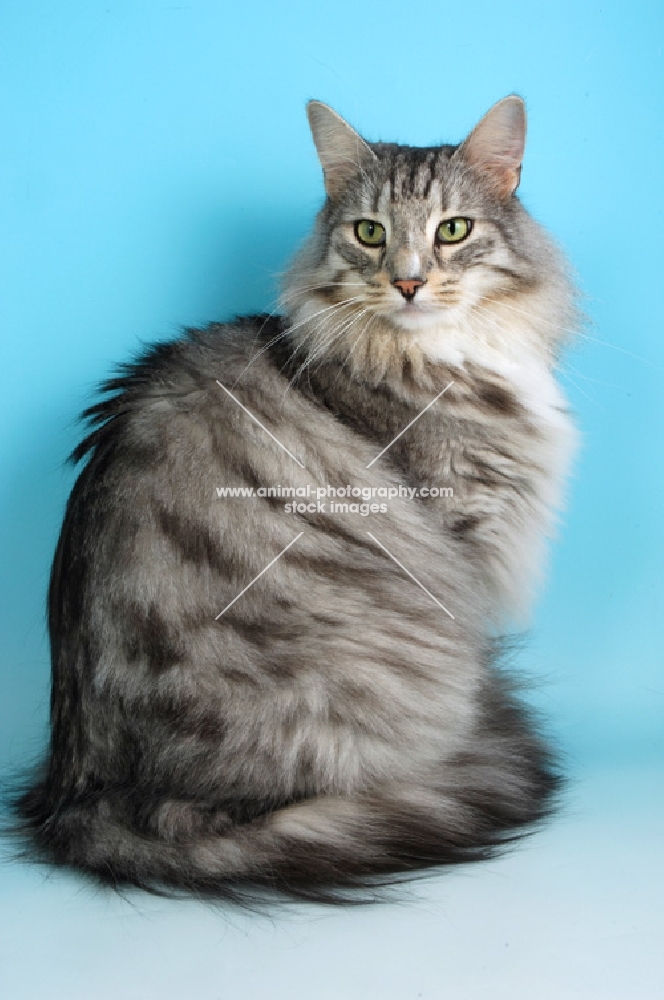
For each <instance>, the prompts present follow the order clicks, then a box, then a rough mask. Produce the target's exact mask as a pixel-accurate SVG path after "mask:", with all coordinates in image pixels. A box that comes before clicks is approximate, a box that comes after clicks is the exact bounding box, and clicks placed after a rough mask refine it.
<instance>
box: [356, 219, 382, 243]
mask: <svg viewBox="0 0 664 1000" xmlns="http://www.w3.org/2000/svg"><path fill="white" fill-rule="evenodd" d="M355 236H356V237H357V239H358V241H359V242H360V243H362V244H363V245H364V246H365V247H382V245H383V243H384V242H385V226H381V224H380V222H372V221H371V219H360V221H359V222H356V223H355Z"/></svg>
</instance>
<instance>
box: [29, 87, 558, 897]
mask: <svg viewBox="0 0 664 1000" xmlns="http://www.w3.org/2000/svg"><path fill="white" fill-rule="evenodd" d="M307 110H308V117H309V123H310V126H311V130H312V134H313V138H314V143H315V146H316V148H317V152H318V156H319V159H320V162H321V165H322V169H323V177H324V183H325V189H326V199H325V203H324V205H323V208H322V210H321V212H320V214H319V215H318V218H317V220H316V224H315V228H314V231H313V234H312V235H311V237H310V239H309V240H308V241H307V243H306V244H305V246H304V248H303V249H302V251H301V252H300V253H299V255H298V256H297V257H296V258H295V260H294V262H293V264H292V266H291V268H290V270H289V271H288V272H287V274H286V277H285V280H284V283H283V294H282V298H281V314H280V315H261V316H249V317H244V318H241V319H238V320H236V321H234V322H231V323H225V324H212V325H210V326H209V327H207V328H206V329H203V330H188V331H186V333H185V334H184V335H183V336H182V337H181V338H180V339H177V340H175V341H172V342H168V343H160V344H157V345H156V346H153V347H151V348H149V349H148V350H146V351H145V352H144V353H143V355H142V356H141V357H139V358H138V359H137V360H135V361H134V362H132V363H129V364H126V365H124V366H122V367H121V369H120V370H119V372H118V375H117V377H115V378H112V379H110V380H108V381H107V382H106V383H104V385H103V386H102V389H103V397H102V399H101V401H100V402H98V403H96V404H95V405H93V406H92V407H90V408H89V409H88V410H87V411H86V412H85V414H84V416H85V417H86V418H87V420H88V422H89V431H88V435H87V436H86V437H85V440H83V441H82V443H81V444H80V445H79V446H78V447H77V448H76V450H75V451H74V453H73V459H74V460H75V461H76V462H82V461H83V460H85V464H84V466H83V468H82V471H81V472H80V475H79V478H78V480H77V482H76V484H75V486H74V489H73V491H72V494H71V496H70V498H69V501H68V504H67V508H66V513H65V517H64V523H63V526H62V531H61V534H60V538H59V542H58V545H57V550H56V553H55V557H54V562H53V568H52V574H51V582H50V590H49V604H48V608H49V630H50V639H51V650H52V694H51V735H50V746H49V749H48V754H47V756H46V760H45V762H44V764H43V766H42V768H41V770H40V772H39V774H38V775H37V776H36V777H34V778H33V779H32V782H31V784H30V785H29V787H26V788H25V789H24V790H23V791H22V793H21V794H20V795H17V797H16V800H15V803H14V805H15V810H16V813H17V816H18V820H17V822H18V824H19V827H20V831H21V833H22V835H23V837H24V838H25V841H26V843H27V844H29V845H30V846H29V848H28V850H29V851H32V856H35V857H37V858H39V859H42V860H45V861H47V862H52V863H56V864H61V865H64V866H67V867H69V868H71V869H74V870H78V871H81V872H85V873H88V874H89V875H91V876H94V877H96V878H97V879H98V880H100V881H101V882H103V883H107V884H111V885H114V886H120V885H134V886H139V887H142V888H144V889H147V890H150V891H153V892H162V893H174V894H183V893H184V894H186V893H194V894H196V895H199V896H200V895H203V896H208V897H211V898H214V899H219V900H230V901H239V902H247V901H249V900H256V899H260V900H265V899H280V898H291V899H292V898H299V899H307V900H315V901H320V902H338V901H346V900H357V899H362V900H364V899H374V898H380V897H381V893H382V892H383V891H384V889H385V887H388V886H391V885H393V884H395V883H399V882H401V881H402V880H403V879H406V878H410V877H412V876H414V875H415V874H417V873H425V872H427V871H429V870H434V869H436V868H437V867H438V866H447V865H451V864H455V863H463V862H468V861H473V860H478V859H482V858H486V857H489V856H491V855H492V854H493V852H494V851H496V850H497V849H499V848H500V847H501V845H504V844H505V843H507V842H508V841H511V840H512V839H514V838H516V837H517V836H519V835H520V834H521V833H523V832H527V831H529V830H530V829H532V828H533V826H534V825H536V824H537V823H538V821H540V820H541V819H542V818H544V817H545V816H547V815H548V813H549V812H550V810H551V808H552V805H553V804H554V803H555V801H556V792H557V789H558V787H559V782H560V774H559V768H558V765H557V762H556V758H555V754H553V753H552V751H551V749H550V747H549V745H548V744H547V742H546V740H544V739H543V738H542V736H541V735H539V733H538V726H537V725H536V723H535V722H534V721H533V719H532V717H531V713H530V711H529V710H528V709H527V708H526V707H525V705H524V704H523V703H522V701H521V699H520V698H519V696H518V693H517V692H516V691H515V690H514V687H515V685H514V683H513V682H512V681H510V679H509V677H508V675H507V674H506V672H505V671H504V670H503V669H502V667H501V666H500V664H499V662H498V655H497V649H498V645H499V640H498V638H497V637H498V636H499V634H500V632H501V630H502V629H505V628H506V627H507V626H508V625H510V623H514V622H515V621H519V620H521V619H522V618H523V616H524V615H525V614H526V613H527V609H528V605H529V602H530V601H531V599H532V595H533V592H534V588H535V586H536V583H537V580H538V576H539V572H540V566H541V562H542V556H543V551H542V546H543V542H544V540H545V539H546V537H547V536H548V535H549V534H550V532H551V529H552V527H553V524H554V521H555V517H556V512H557V510H558V509H559V508H560V505H561V501H562V491H563V487H564V482H565V478H566V474H567V469H568V466H569V462H570V458H571V456H572V454H573V450H574V442H575V431H574V426H573V422H572V419H571V417H570V414H569V411H568V407H567V404H566V403H565V400H564V398H563V396H562V394H561V391H560V389H559V388H558V384H557V382H556V378H555V371H556V364H557V359H558V357H559V354H560V352H561V350H562V349H563V347H564V346H565V344H566V343H567V341H568V339H569V337H570V336H571V335H572V334H573V331H574V330H575V329H576V324H577V315H576V305H575V302H576V299H575V292H574V288H573V284H572V282H571V281H570V279H569V277H568V273H567V267H566V265H565V263H564V260H563V258H562V256H561V255H560V253H559V252H558V250H557V249H556V247H555V246H554V244H553V242H552V240H551V239H550V238H549V237H548V236H547V235H546V234H545V233H544V232H543V230H542V229H541V228H540V227H539V225H538V224H537V223H535V222H534V221H533V219H532V218H531V217H530V216H529V215H528V214H527V212H526V211H525V209H524V208H523V207H522V205H521V203H520V201H519V199H518V197H517V195H516V190H517V187H518V184H519V179H520V172H521V163H522V159H523V152H524V143H525V132H526V117H525V107H524V103H523V101H522V100H521V98H519V97H516V96H510V97H507V98H505V99H504V100H502V101H500V102H498V104H496V105H494V106H493V108H491V110H490V111H489V112H488V113H487V114H486V115H485V116H484V118H483V119H482V120H481V121H480V123H479V124H478V125H477V126H476V127H475V128H474V129H473V131H472V132H471V133H470V135H469V136H468V137H467V138H466V139H465V141H464V142H462V143H461V144H460V145H458V146H453V145H441V146H436V147H431V148H412V147H409V146H403V145H396V144H389V143H368V142H366V141H365V140H364V139H363V138H361V136H360V135H359V134H358V133H357V132H356V131H355V130H354V129H353V128H352V127H351V126H350V125H349V124H348V123H347V122H345V121H344V120H343V119H342V118H341V117H339V116H338V115H337V114H336V113H335V112H334V111H333V110H332V109H331V108H329V107H327V106H326V105H324V104H322V103H320V102H317V101H312V102H310V103H309V105H308V109H307ZM230 487H232V488H233V489H235V488H236V487H237V488H242V489H244V490H245V493H246V494H250V493H251V491H253V496H249V495H247V496H245V497H244V498H242V497H239V496H236V497H233V496H232V495H231V496H226V497H224V492H225V491H226V493H227V492H228V490H227V488H230ZM307 489H308V490H309V494H310V496H309V497H307V496H306V494H307ZM337 489H338V491H339V492H338V494H336V499H337V503H335V501H334V499H331V498H333V497H334V496H335V494H334V493H333V492H332V490H337ZM438 489H440V491H441V495H440V496H436V490H438ZM428 490H429V491H431V492H432V494H433V496H427V495H426V493H427V491H428ZM321 491H323V492H321ZM367 491H368V492H367ZM236 492H237V491H236ZM353 492H354V495H355V498H358V497H359V500H357V502H356V503H353ZM314 494H315V499H314V501H312V500H311V499H310V497H311V495H314ZM298 495H299V496H300V497H305V499H306V502H304V501H299V500H298ZM289 496H290V498H291V499H288V502H286V500H285V498H288V497H289ZM344 496H346V503H341V502H338V501H339V497H344ZM365 498H366V500H367V502H366V503H364V499H365ZM384 498H387V500H385V499H384ZM369 500H371V501H373V502H369ZM349 501H350V502H349ZM333 504H334V507H333V506H332V505H333ZM337 506H338V508H339V509H338V510H336V507H337ZM333 511H334V512H333Z"/></svg>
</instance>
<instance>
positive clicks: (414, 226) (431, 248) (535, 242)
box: [283, 96, 569, 358]
mask: <svg viewBox="0 0 664 1000" xmlns="http://www.w3.org/2000/svg"><path fill="white" fill-rule="evenodd" d="M307 113H308V116H309V123H310V125H311V130H312V133H313V137H314V142H315V144H316V148H317V150H318V155H319V158H320V161H321V165H322V167H323V173H324V179H325V188H326V192H327V200H326V202H325V205H324V207H323V210H322V212H321V213H320V215H319V218H318V222H317V226H316V229H315V231H314V234H313V237H312V238H311V240H310V241H309V243H308V244H307V246H306V247H305V249H304V251H303V252H302V253H301V254H300V255H299V257H298V258H297V260H296V262H295V264H294V266H293V268H292V270H291V271H290V273H289V275H288V278H287V281H286V284H285V293H284V300H283V301H284V309H285V312H286V313H287V315H288V316H289V318H290V320H291V324H292V327H293V330H294V333H295V335H296V339H297V340H299V342H300V344H301V345H302V348H303V350H304V351H305V352H307V353H308V355H309V357H310V358H311V357H312V356H313V357H323V356H330V355H331V354H334V355H336V356H339V357H343V356H344V355H345V356H347V357H351V358H353V356H354V355H353V352H355V355H356V356H357V357H359V356H360V355H366V348H367V346H368V345H370V344H373V345H374V346H375V345H376V344H377V343H378V344H379V345H380V344H381V343H382V344H383V346H384V345H385V343H386V342H387V341H389V342H390V343H391V346H392V351H393V352H394V346H395V345H397V346H398V349H399V350H401V351H403V350H406V351H407V350H409V349H411V348H412V347H413V346H414V345H416V346H419V347H420V348H421V349H422V350H423V351H424V353H432V354H435V353H436V352H440V351H441V350H442V352H443V354H444V352H445V344H446V343H447V344H448V345H450V346H453V350H454V351H457V353H458V344H459V343H460V342H464V340H465V341H468V342H470V341H472V340H473V338H474V339H475V340H476V341H479V342H480V346H481V342H484V341H488V342H490V341H492V340H494V341H495V340H497V341H499V342H500V341H501V340H504V336H505V331H504V329H503V328H504V327H505V325H506V322H507V325H508V326H511V327H512V330H513V334H512V337H513V340H514V338H516V340H515V342H514V346H515V348H516V349H518V344H517V343H516V341H518V339H519V336H521V337H522V338H523V337H524V336H525V338H526V340H530V341H533V340H535V341H536V340H537V339H538V338H539V340H540V341H542V343H543V344H544V345H545V347H546V349H549V350H550V349H555V344H556V340H557V339H560V338H561V337H562V331H561V330H560V329H559V327H560V325H561V320H560V318H559V317H558V316H557V315H556V314H557V313H558V312H560V303H561V302H562V300H563V299H565V301H567V300H568V299H569V296H568V295H567V292H566V282H565V279H564V276H563V271H562V269H561V267H560V264H559V261H558V256H557V254H556V252H555V249H554V248H553V246H552V244H551V242H550V240H549V239H548V237H547V236H546V235H545V234H544V233H543V232H542V230H541V229H540V227H539V226H537V224H536V223H535V222H534V221H533V220H532V219H531V218H530V216H529V215H528V214H527V212H526V211H525V210H524V209H523V207H522V205H521V203H520V202H519V200H518V198H517V197H516V194H515V192H516V189H517V187H518V184H519V179H520V174H521V163H522V159H523V153H524V145H525V137H526V114H525V107H524V103H523V101H522V100H521V98H519V97H516V96H511V97H506V98H505V99H504V100H502V101H499V102H498V104H496V105H494V106H493V107H492V108H491V110H490V111H489V112H488V113H487V114H486V115H485V116H484V118H483V119H482V120H481V121H480V123H479V124H478V125H477V126H476V127H475V128H474V129H473V131H472V132H471V133H470V135H469V136H468V137H467V138H466V139H465V140H464V142H462V143H461V144H460V145H458V146H449V145H442V146H436V147H427V148H415V147H410V146H401V145H396V144H388V143H368V142H366V141H365V140H364V139H363V138H362V137H361V136H360V135H359V134H358V133H357V132H356V131H355V130H354V129H353V128H352V127H351V126H350V125H349V124H348V123H347V122H345V121H344V120H343V119H342V118H341V117H340V116H339V115H337V114H336V112H334V111H333V110H332V109H331V108H329V107H328V106H327V105H325V104H321V103H320V102H318V101H312V102H310V104H309V105H308V108H307ZM556 303H557V305H556ZM510 310H511V312H510ZM563 312H565V314H567V310H566V309H564V310H563ZM528 316H531V317H532V319H533V323H532V324H531V323H528V322H526V320H525V319H524V317H526V318H527V317H528ZM509 317H511V322H509ZM563 325H564V323H563ZM533 326H534V327H536V329H531V327H533ZM498 327H500V329H498ZM522 328H523V329H522ZM519 330H520V333H519V332H518V331H519ZM524 330H525V332H524ZM508 337H509V334H508ZM476 346H477V345H476ZM507 346H509V344H508V345H507ZM522 346H525V345H522ZM539 346H541V345H539ZM504 347H505V345H502V344H500V343H499V345H498V349H499V350H500V349H504ZM374 353H375V352H374Z"/></svg>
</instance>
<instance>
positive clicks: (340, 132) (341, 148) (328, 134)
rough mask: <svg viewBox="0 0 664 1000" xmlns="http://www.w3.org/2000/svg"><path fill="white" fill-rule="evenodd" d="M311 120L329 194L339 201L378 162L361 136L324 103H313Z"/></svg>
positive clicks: (309, 104) (308, 107)
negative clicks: (356, 178) (347, 187)
mask: <svg viewBox="0 0 664 1000" xmlns="http://www.w3.org/2000/svg"><path fill="white" fill-rule="evenodd" d="M307 118H308V119H309V125H310V127H311V134H312V135H313V137H314V143H315V144H316V149H317V150H318V159H319V160H320V162H321V166H322V168H323V175H324V177H325V190H326V191H327V193H328V194H329V196H330V197H331V198H336V197H338V196H339V195H340V194H341V192H342V191H343V189H344V188H345V186H346V185H347V184H348V182H349V181H350V180H352V179H353V177H356V176H357V175H358V174H360V173H362V171H363V170H366V168H367V167H368V166H369V164H370V163H371V162H372V161H373V160H375V159H376V154H375V153H374V152H373V150H372V149H371V148H370V147H369V146H368V145H367V143H366V142H365V141H364V139H363V138H362V136H361V135H359V134H358V133H357V132H356V131H355V129H354V128H351V126H350V125H349V124H348V122H345V121H344V120H343V118H342V117H341V116H340V115H338V114H337V113H336V111H333V110H332V108H329V107H328V106H327V104H323V103H321V101H309V103H308V104H307Z"/></svg>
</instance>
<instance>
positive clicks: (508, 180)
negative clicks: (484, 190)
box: [454, 94, 526, 201]
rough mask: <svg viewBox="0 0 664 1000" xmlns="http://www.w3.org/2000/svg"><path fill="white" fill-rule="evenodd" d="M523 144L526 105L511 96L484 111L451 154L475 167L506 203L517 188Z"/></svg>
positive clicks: (513, 95)
mask: <svg viewBox="0 0 664 1000" xmlns="http://www.w3.org/2000/svg"><path fill="white" fill-rule="evenodd" d="M525 145H526V106H525V104H524V102H523V100H522V99H521V98H520V97H517V96H516V94H512V95H511V96H510V97H505V98H503V100H502V101H498V103H497V104H494V106H493V107H492V108H491V109H490V110H489V111H487V113H486V114H485V116H484V118H483V119H482V120H481V122H480V123H479V125H476V126H475V128H474V129H473V131H472V132H471V133H470V135H469V136H468V138H467V139H466V140H465V141H464V142H462V143H461V145H460V146H459V148H458V149H457V151H456V153H455V154H454V155H455V157H459V158H460V159H463V161H464V162H465V163H467V164H470V166H473V167H475V168H477V170H479V171H480V172H481V173H482V174H483V175H484V177H485V178H486V179H487V180H488V181H489V183H490V184H491V187H492V188H493V190H494V191H495V193H496V194H497V195H498V197H499V198H500V199H501V200H503V201H507V199H508V198H509V197H510V196H511V195H513V194H514V192H515V191H516V189H517V187H518V186H519V180H520V178H521V162H522V160H523V152H524V148H525Z"/></svg>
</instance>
